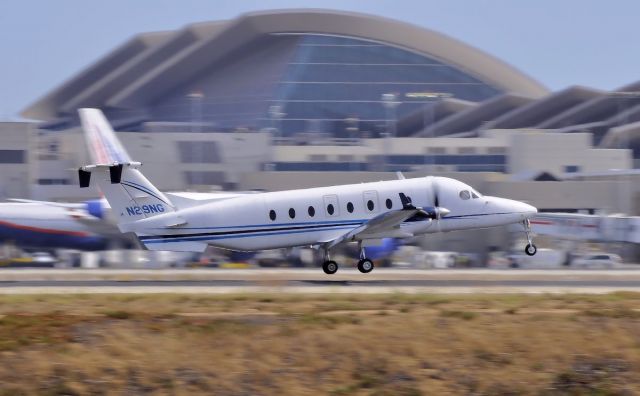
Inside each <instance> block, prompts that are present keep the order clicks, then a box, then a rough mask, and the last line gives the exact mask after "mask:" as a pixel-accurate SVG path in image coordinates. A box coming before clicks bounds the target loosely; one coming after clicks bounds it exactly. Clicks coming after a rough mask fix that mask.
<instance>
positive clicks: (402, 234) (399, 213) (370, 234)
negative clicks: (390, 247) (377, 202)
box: [325, 208, 421, 249]
mask: <svg viewBox="0 0 640 396" xmlns="http://www.w3.org/2000/svg"><path fill="white" fill-rule="evenodd" d="M420 212H421V210H420V209H417V208H414V209H400V210H394V211H391V212H386V213H382V214H381V215H379V216H376V217H374V218H373V219H371V220H369V221H367V222H366V223H364V224H362V225H360V226H358V227H356V228H354V229H353V230H351V231H349V232H347V233H346V234H343V235H341V236H340V237H338V238H336V239H333V240H331V241H327V242H326V246H325V247H326V248H327V249H331V248H332V247H334V246H336V245H339V244H341V243H342V242H350V241H355V240H362V239H381V238H389V237H398V238H407V237H412V236H413V234H411V233H409V232H406V231H402V230H401V229H400V224H402V223H403V222H404V221H406V220H407V219H409V218H411V217H412V216H414V215H416V214H418V213H420Z"/></svg>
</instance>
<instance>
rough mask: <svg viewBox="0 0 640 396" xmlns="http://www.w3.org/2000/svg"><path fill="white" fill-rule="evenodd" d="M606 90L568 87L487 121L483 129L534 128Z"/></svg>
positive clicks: (600, 94)
mask: <svg viewBox="0 0 640 396" xmlns="http://www.w3.org/2000/svg"><path fill="white" fill-rule="evenodd" d="M603 94H604V92H602V91H599V90H596V89H592V88H585V87H579V86H573V87H569V88H566V89H564V90H562V91H559V92H556V93H553V94H551V95H549V96H547V97H545V98H542V99H540V100H536V101H534V102H531V103H529V104H527V105H524V106H521V107H518V108H516V109H514V110H512V111H509V112H507V113H504V114H503V115H501V116H499V117H498V118H496V119H494V120H493V121H490V122H488V123H486V124H485V125H484V126H483V129H517V128H532V127H536V126H538V125H539V124H540V123H543V122H545V121H546V120H548V119H550V118H552V117H554V116H556V115H558V114H560V113H563V112H565V111H567V110H568V109H571V108H573V107H575V106H577V105H579V104H581V103H584V102H585V101H587V100H590V99H593V98H595V97H599V96H602V95H603Z"/></svg>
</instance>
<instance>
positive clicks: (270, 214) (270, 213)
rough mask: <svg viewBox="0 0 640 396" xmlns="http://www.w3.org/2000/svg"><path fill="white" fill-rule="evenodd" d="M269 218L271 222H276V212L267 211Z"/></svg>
mask: <svg viewBox="0 0 640 396" xmlns="http://www.w3.org/2000/svg"><path fill="white" fill-rule="evenodd" d="M269 218H270V219H271V221H275V220H276V211H275V210H273V209H271V210H270V211H269Z"/></svg>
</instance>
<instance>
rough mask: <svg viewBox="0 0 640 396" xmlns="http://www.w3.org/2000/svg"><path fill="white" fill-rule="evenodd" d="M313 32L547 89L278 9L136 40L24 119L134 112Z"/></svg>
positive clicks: (531, 90) (463, 58)
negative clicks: (274, 42) (240, 54)
mask: <svg viewBox="0 0 640 396" xmlns="http://www.w3.org/2000/svg"><path fill="white" fill-rule="evenodd" d="M278 33H314V34H329V35H338V36H347V37H354V38H362V39H366V40H372V41H378V42H381V43H384V44H387V45H391V46H396V47H399V48H403V49H406V50H410V51H414V52H416V53H420V54H425V55H428V56H431V57H434V58H437V59H438V60H440V61H442V62H444V63H447V64H450V65H452V66H455V67H457V68H459V69H460V70H463V71H465V72H467V73H469V74H471V75H473V76H475V77H477V78H478V79H479V80H482V81H484V82H486V83H488V84H490V85H492V86H495V87H496V88H498V89H501V90H503V91H505V92H510V93H515V94H517V95H523V96H527V97H533V98H539V97H542V96H544V95H546V94H547V93H548V91H547V89H546V88H545V87H543V86H542V85H541V84H539V83H538V82H536V81H534V80H533V79H531V78H530V77H528V76H526V75H524V74H522V73H521V72H519V71H518V70H516V69H515V68H513V67H512V66H510V65H508V64H506V63H504V62H502V61H501V60H499V59H497V58H495V57H493V56H491V55H488V54H486V53H484V52H482V51H480V50H478V49H476V48H473V47H471V46H469V45H467V44H464V43H462V42H460V41H458V40H455V39H452V38H450V37H448V36H445V35H443V34H440V33H437V32H434V31H432V30H428V29H424V28H421V27H418V26H415V25H411V24H407V23H404V22H400V21H396V20H392V19H388V18H382V17H377V16H372V15H365V14H358V13H350V12H340V11H329V10H308V9H293V10H276V11H264V12H255V13H249V14H244V15H241V16H240V17H238V18H236V19H234V20H230V21H218V22H207V23H199V24H193V25H188V26H186V27H185V28H183V29H181V30H178V31H175V32H159V33H146V34H141V35H138V36H136V37H134V38H132V39H131V40H129V41H128V42H126V43H125V44H123V45H122V46H121V47H119V48H117V49H116V50H114V51H113V52H111V53H109V54H107V55H106V56H105V57H103V58H102V59H100V60H99V61H98V62H96V63H95V64H93V65H91V66H90V67H88V68H87V69H85V70H84V71H82V72H80V73H79V74H77V75H76V76H75V77H73V78H72V79H70V80H69V81H67V82H66V83H64V84H63V85H61V86H60V87H58V88H57V89H55V90H54V91H52V92H51V93H49V94H47V95H45V96H44V97H43V98H41V99H40V100H38V101H37V102H35V103H33V104H32V105H30V106H29V107H27V108H26V109H25V110H23V112H22V115H23V116H25V117H28V118H34V119H42V120H51V119H53V118H55V117H59V116H63V115H67V114H71V113H73V112H74V111H75V109H76V108H78V107H86V106H95V107H114V108H137V107H139V106H144V105H146V104H147V103H148V102H150V101H153V100H154V99H155V98H157V97H159V96H160V95H162V94H164V93H167V92H170V91H171V90H172V89H174V88H176V87H177V86H179V85H180V84H183V83H185V82H186V81H188V80H189V79H190V78H191V77H192V76H193V75H195V74H198V73H200V72H202V71H204V70H205V69H206V68H208V67H210V66H211V65H212V64H215V63H216V62H217V61H220V60H222V59H224V58H225V57H229V56H233V55H234V52H236V51H238V50H239V49H240V48H241V47H243V46H244V45H246V44H248V43H251V42H255V41H256V40H258V39H260V37H264V36H265V35H269V34H278Z"/></svg>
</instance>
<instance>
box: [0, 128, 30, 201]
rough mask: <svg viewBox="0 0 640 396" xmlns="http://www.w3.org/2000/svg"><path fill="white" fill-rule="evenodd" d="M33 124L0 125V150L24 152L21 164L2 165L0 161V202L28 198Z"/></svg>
mask: <svg viewBox="0 0 640 396" xmlns="http://www.w3.org/2000/svg"><path fill="white" fill-rule="evenodd" d="M33 133H34V128H33V124H31V123H26V122H2V123H0V149H2V150H24V162H23V163H2V161H0V200H5V199H7V198H21V197H28V196H29V185H30V182H31V180H32V175H31V169H30V166H29V164H30V162H32V161H31V160H30V156H32V155H33V153H34V150H32V149H31V136H32V135H33Z"/></svg>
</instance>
